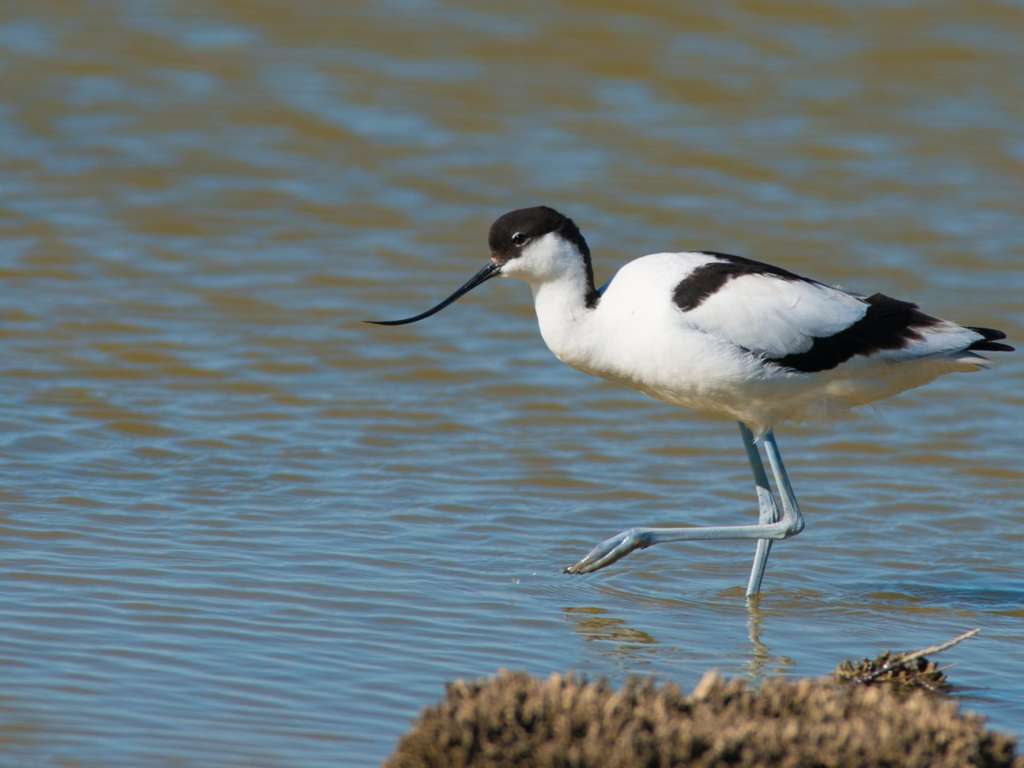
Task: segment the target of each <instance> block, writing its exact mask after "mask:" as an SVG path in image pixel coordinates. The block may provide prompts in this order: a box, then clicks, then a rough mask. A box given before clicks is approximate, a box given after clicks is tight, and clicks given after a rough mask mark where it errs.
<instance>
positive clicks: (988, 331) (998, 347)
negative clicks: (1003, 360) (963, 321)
mask: <svg viewBox="0 0 1024 768" xmlns="http://www.w3.org/2000/svg"><path fill="white" fill-rule="evenodd" d="M968 327H969V328H970V330H972V331H974V332H975V333H980V334H981V335H982V336H984V337H985V338H984V339H980V340H978V341H976V342H974V343H973V344H971V346H969V347H968V348H967V351H968V352H1016V351H1017V350H1015V349H1014V348H1013V347H1011V346H1010V345H1009V344H1000V343H999V342H998V339H1005V338H1006V334H1005V333H1003V332H1002V331H1000V330H997V329H996V328H981V327H978V326H973V325H971V326H968Z"/></svg>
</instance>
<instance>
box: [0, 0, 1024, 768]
mask: <svg viewBox="0 0 1024 768" xmlns="http://www.w3.org/2000/svg"><path fill="white" fill-rule="evenodd" d="M1022 22H1024V17H1022V16H1021V11H1020V10H1019V9H1018V8H1016V6H998V7H996V6H994V7H980V6H979V7H975V6H973V5H970V6H967V5H964V6H955V7H950V8H947V9H945V10H944V11H943V12H942V13H941V14H940V13H937V12H935V11H934V9H933V7H932V6H930V5H926V4H923V3H922V4H918V3H904V4H900V5H898V6H891V5H888V4H882V3H878V4H867V5H865V4H858V5H856V6H853V5H847V4H843V3H830V4H824V5H820V6H815V8H804V7H796V6H794V7H791V8H782V7H779V8H775V9H771V10H769V9H764V8H761V6H758V5H756V4H749V3H737V4H724V5H716V6H715V8H714V9H697V8H694V9H680V8H679V7H677V4H674V3H668V2H665V3H662V2H644V3H640V4H635V6H633V7H632V9H631V10H630V11H629V12H628V13H627V12H625V11H624V10H621V9H619V8H617V7H611V6H603V5H600V4H597V5H594V4H587V5H585V6H583V5H574V4H569V5H566V6H563V7H559V8H557V9H545V10H543V11H542V10H540V9H536V10H532V9H517V10H510V9H508V8H503V7H498V6H493V7H492V6H469V5H465V4H457V3H447V2H445V3H418V2H406V3H381V4H366V5H362V4H356V5H350V4H344V5H339V6H329V5H323V4H317V3H310V2H300V3H293V4H289V5H288V6H287V7H285V6H281V7H273V6H270V5H263V4H245V5H244V6H238V5H237V4H229V3H219V2H214V1H213V0H211V1H210V2H205V3H200V2H185V1H182V2H146V3H120V4H118V3H110V4H105V5H101V6H97V7H96V8H95V9H92V10H91V11H90V12H88V13H87V12H86V11H84V10H79V11H73V10H69V9H68V8H66V7H64V6H62V5H60V4H56V5H48V4H45V3H44V4H27V3H15V4H14V5H13V6H11V8H9V9H8V10H7V13H6V14H5V15H4V16H3V18H2V19H0V76H2V78H3V82H4V89H3V91H4V95H3V98H2V99H0V139H2V146H3V152H4V169H5V170H4V176H3V181H2V182H0V211H2V213H3V215H2V216H0V235H2V241H0V242H2V243H3V247H2V249H0V277H2V279H3V285H4V290H3V291H2V292H0V313H2V317H3V320H4V322H3V324H2V326H0V328H2V330H0V333H2V334H3V351H4V354H3V357H2V359H0V395H2V397H3V402H4V403H5V404H6V405H5V407H3V408H2V409H0V423H2V429H0V435H2V446H3V450H2V453H0V500H2V504H0V621H2V625H3V627H4V631H3V632H2V633H0V666H2V668H3V670H4V672H5V676H4V681H5V686H4V693H3V696H2V698H0V765H11V766H22V765H68V764H75V765H83V766H92V765H96V766H99V765H103V766H108V765H125V766H149V765H154V766H163V765H196V766H219V765H223V766H256V767H260V766H295V765H302V766H327V765H332V766H334V765H346V766H348V765H352V766H358V765H375V764H379V763H380V761H381V760H383V759H384V758H385V757H386V756H387V755H388V754H389V753H390V752H391V750H392V749H393V748H394V745H395V743H396V741H397V739H398V738H399V736H400V734H401V733H402V732H404V731H405V730H406V729H407V728H408V727H409V726H410V724H411V722H412V720H413V719H414V718H415V716H416V715H417V713H418V712H419V711H420V710H421V709H422V708H423V707H425V706H428V705H431V704H433V703H435V702H436V701H438V700H439V699H440V697H441V696H442V695H443V692H444V685H445V683H446V682H447V681H450V680H453V679H455V678H458V677H476V676H483V675H489V674H492V673H494V672H495V671H496V670H497V669H499V668H502V667H507V668H512V669H525V670H528V671H530V672H532V673H535V674H538V675H547V674H549V673H551V672H556V671H558V672H562V671H566V670H569V669H574V670H578V671H580V672H583V673H585V674H587V675H589V676H592V677H599V676H607V677H609V678H611V679H612V680H613V681H615V682H616V683H619V682H621V681H622V680H623V679H625V677H626V676H627V675H630V674H635V673H639V674H654V675H656V676H657V677H658V678H659V679H660V680H664V681H669V680H671V681H675V682H678V683H680V684H681V685H683V686H684V687H688V686H692V685H693V684H694V683H695V682H696V681H697V680H698V679H699V677H700V675H701V674H702V673H703V672H704V671H706V670H708V669H710V668H718V669H720V670H722V671H723V672H725V673H727V674H729V675H739V676H745V677H749V678H752V679H754V680H758V679H762V678H763V677H765V676H768V675H786V676H793V677H803V676H816V675H824V674H828V673H829V672H830V671H831V670H832V668H833V667H834V666H835V665H836V664H837V663H838V662H839V661H840V660H842V659H844V658H849V657H860V656H873V655H875V654H877V653H879V652H881V651H883V650H885V649H890V648H892V649H910V648H919V647H922V646H925V645H929V644H932V643H935V642H939V641H942V640H945V639H948V638H950V637H952V636H954V635H956V634H959V633H960V632H962V631H964V630H966V629H968V628H970V627H974V626H978V627H981V629H982V631H981V634H980V635H979V636H978V637H977V638H975V639H973V640H970V641H969V642H966V643H964V644H963V645H961V646H958V647H957V648H955V649H953V650H950V651H949V652H947V654H945V655H944V656H942V657H940V660H944V661H946V662H948V663H950V664H953V665H955V666H953V667H952V668H951V669H950V670H949V675H950V677H951V679H952V680H953V682H954V683H956V685H957V691H956V696H957V697H958V698H959V699H960V701H961V703H962V706H963V707H964V708H966V709H969V710H972V711H977V712H980V713H982V714H984V715H985V716H987V717H988V718H989V721H990V723H991V725H992V726H993V727H995V728H998V729H1001V730H1004V731H1009V732H1012V733H1015V734H1018V735H1024V693H1022V692H1024V686H1022V685H1021V680H1022V679H1024V651H1022V650H1021V649H1022V648H1024V587H1022V584H1024V569H1022V567H1021V564H1020V552H1021V546H1022V544H1024V503H1022V497H1021V487H1022V480H1024V470H1021V468H1020V466H1019V457H1020V455H1021V449H1022V447H1024V445H1022V442H1021V435H1020V429H1019V425H1020V423H1021V418H1020V414H1021V412H1022V406H1024V398H1022V396H1021V395H1020V389H1021V388H1020V386H1019V385H1020V382H1021V381H1022V380H1024V362H1022V358H1021V356H1020V355H1005V356H1002V357H1001V359H1000V360H999V361H998V364H997V365H996V366H994V369H993V370H992V371H989V372H986V373H984V374H979V375H971V376H966V375H962V376H951V377H948V378H946V379H944V380H942V381H939V382H937V383H935V384H933V385H931V386H929V387H928V388H926V389H922V390H919V391H916V392H912V393H908V394H906V395H904V396H902V397H900V398H897V399H896V400H894V401H891V402H889V403H885V404H881V405H879V406H878V407H877V408H875V409H872V410H868V411H866V412H865V413H863V414H862V415H860V416H859V417H858V418H856V419H854V420H852V421H848V422H842V423H838V424H825V425H804V426H792V427H787V428H783V429H781V430H780V431H779V439H780V444H781V447H782V450H783V452H784V454H785V457H786V461H787V465H788V467H789V469H790V473H791V475H792V478H793V483H794V486H795V489H796V492H797V494H798V495H799V497H800V499H801V503H802V507H803V510H804V513H805V516H806V519H807V529H806V531H805V532H804V533H803V534H801V536H800V537H798V538H797V539H795V540H792V541H787V542H784V543H781V544H779V545H777V546H776V547H775V548H774V549H773V552H772V557H771V561H770V564H769V570H768V575H767V579H766V582H765V593H764V596H763V599H762V600H761V601H760V603H759V605H758V606H757V607H756V608H752V607H750V606H748V604H747V603H746V602H745V601H744V599H743V586H744V584H745V580H746V575H747V571H748V569H749V563H750V558H751V556H752V553H753V545H748V544H742V543H736V542H720V543H706V544H692V545H683V544H678V545H662V546H658V547H655V548H652V549H650V550H646V551H644V552H640V553H636V554H634V555H632V556H630V557H629V558H627V559H625V560H623V561H622V562H620V563H618V564H616V565H615V566H614V567H612V568H610V569H608V570H606V571H602V572H601V573H598V574H595V575H593V576H589V577H570V576H567V575H564V574H562V572H561V569H562V568H563V567H564V566H566V565H568V564H570V563H572V562H574V561H575V560H577V559H578V558H579V557H581V556H582V555H583V554H585V553H586V552H587V551H588V550H589V548H590V547H591V546H592V545H593V544H595V543H596V542H597V541H599V540H601V539H603V538H604V537H606V536H608V535H610V534H612V533H615V532H616V531H618V530H620V529H622V528H624V527H626V526H629V525H641V524H663V525H684V524H685V525H689V524H698V525H699V524H711V523H715V524H724V523H731V522H736V523H739V522H752V521H753V520H754V519H755V504H754V500H753V493H752V487H751V485H752V484H751V481H750V478H749V469H748V468H747V465H746V461H745V459H744V455H743V451H742V447H741V444H740V441H739V436H738V434H737V431H736V428H735V425H733V424H729V423H723V422H714V421H708V420H704V419H700V418H697V417H694V416H692V415H689V414H686V413H684V412H682V411H677V410H674V409H671V408H669V407H668V406H664V405H660V404H658V403H655V402H653V401H650V400H647V399H644V398H643V397H641V396H640V395H638V394H636V393H633V392H629V391H625V390H620V389H617V388H614V387H612V386H611V385H608V384H605V383H602V382H599V381H596V380H593V379H590V378H588V377H586V376H584V375H582V374H580V373H577V372H574V371H571V370H569V369H567V368H564V367H563V366H561V365H560V364H559V363H558V362H557V361H556V360H554V359H553V358H552V357H551V355H550V354H549V353H548V352H547V350H546V349H545V348H544V346H543V344H542V342H541V340H540V338H539V335H538V333H537V330H536V325H535V320H534V319H533V316H532V309H531V308H530V306H529V292H528V290H527V289H526V287H525V286H523V285H521V284H514V283H506V282H499V281H494V282H492V283H489V284H488V285H487V286H484V287H483V288H481V289H479V290H478V291H477V292H475V293H474V294H473V295H472V296H470V297H467V298H466V299H464V300H462V301H461V302H460V303H459V304H457V305H455V306H453V307H451V308H449V309H447V310H446V311H445V312H444V313H443V314H441V315H438V316H437V317H436V318H432V319H431V320H429V321H427V322H425V323H423V324H420V325H416V326H413V327H403V328H379V327H373V326H367V325H363V324H362V323H360V322H359V321H360V320H362V319H365V318H374V317H400V316H404V315H407V314H410V313H413V312H416V311H419V310H421V309H424V308H426V307H428V306H431V305H432V304H433V303H435V302H436V301H438V300H440V299H441V298H442V297H443V296H445V295H447V294H448V293H449V292H450V291H451V290H453V289H454V288H455V287H457V286H458V285H460V284H461V283H462V282H463V281H464V280H465V279H466V278H468V277H469V276H470V275H471V274H472V273H473V272H474V271H476V270H477V269H479V267H480V266H482V264H483V263H484V260H485V259H486V256H487V252H486V241H485V238H486V231H487V227H488V225H489V223H490V221H491V220H492V219H493V218H494V217H495V216H497V215H498V214H500V213H502V212H504V211H505V210H508V209H510V208H514V207H518V206H521V205H528V204H534V203H547V204H550V205H554V206H556V207H558V208H560V209H564V210H565V211H566V212H567V213H569V214H570V215H572V216H573V218H574V219H575V220H576V221H577V222H578V223H579V224H580V226H581V228H582V229H583V231H584V232H585V234H586V235H587V237H588V240H589V242H590V244H591V247H592V249H593V252H594V264H595V270H596V272H597V278H598V282H599V283H600V282H603V281H604V280H607V279H608V278H609V277H610V276H611V274H612V273H613V271H614V268H615V267H616V266H617V265H619V264H621V263H622V262H623V261H625V260H626V259H628V258H630V257H632V256H636V255H639V254H642V253H645V252H650V251H657V250H665V249H670V248H691V249H702V248H707V249H717V250H723V251H729V252H736V253H740V254H743V255H746V256H749V257H752V258H757V259H761V260H767V261H771V262H774V263H779V264H781V265H783V266H785V267H787V268H789V269H793V270H795V271H798V272H800V273H803V274H808V275H812V276H814V277H817V278H819V279H822V280H827V281H830V282H835V283H839V284H842V285H844V286H846V287H848V288H851V289H855V290H860V291H864V292H874V291H876V290H880V291H884V292H885V293H887V294H890V295H894V296H898V297H901V298H906V299H912V300H915V301H919V302H920V303H921V304H922V306H923V308H924V309H926V310H927V311H929V312H931V313H934V314H937V315H940V316H947V317H950V318H951V319H955V320H959V321H962V322H965V323H970V324H975V325H983V326H994V327H1000V328H1003V329H1005V330H1006V331H1007V332H1008V333H1009V334H1010V336H1011V339H1015V340H1016V342H1017V343H1020V342H1021V340H1022V339H1024V329H1022V327H1021V323H1020V317H1021V312H1020V310H1021V303H1020V296H1021V292H1022V289H1024V277H1022V274H1024V273H1022V271H1021V269H1020V265H1021V251H1020V243H1021V242H1022V241H1024V230H1022V227H1021V224H1020V222H1021V221H1022V220H1024V216H1022V214H1024V210H1022V209H1021V200H1022V199H1024V197H1022V195H1021V194H1020V193H1021V187H1020V171H1021V162H1022V159H1024V134H1022V132H1021V127H1020V126H1021V125H1022V120H1021V119H1020V117H1021V116H1020V110H1019V104H1020V99H1019V88H1018V83H1017V79H1016V77H1015V72H1016V71H1018V70H1019V67H1017V63H1018V62H1017V60H1018V58H1019V55H1018V48H1019V45H1018V42H1019V41H1018V40H1017V37H1016V35H1015V30H1017V29H1019V28H1021V26H1020V25H1021V23H1022Z"/></svg>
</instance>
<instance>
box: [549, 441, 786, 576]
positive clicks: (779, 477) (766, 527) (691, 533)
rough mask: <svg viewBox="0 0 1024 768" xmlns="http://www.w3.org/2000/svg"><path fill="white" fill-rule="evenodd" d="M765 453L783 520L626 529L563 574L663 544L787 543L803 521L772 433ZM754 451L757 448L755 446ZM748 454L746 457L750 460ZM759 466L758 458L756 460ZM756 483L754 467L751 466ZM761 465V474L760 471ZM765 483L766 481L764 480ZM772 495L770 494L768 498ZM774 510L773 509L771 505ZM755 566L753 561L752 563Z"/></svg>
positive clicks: (597, 567)
mask: <svg viewBox="0 0 1024 768" xmlns="http://www.w3.org/2000/svg"><path fill="white" fill-rule="evenodd" d="M760 442H761V444H762V445H763V446H764V449H765V456H767V458H768V466H769V468H770V469H771V472H772V476H773V478H774V480H775V484H776V489H777V492H778V495H779V501H780V502H781V504H782V517H781V519H779V520H776V521H774V522H758V524H757V525H714V526H706V527H700V528H629V529H627V530H625V531H622V532H621V533H619V534H616V535H615V536H612V537H611V538H610V539H607V540H605V541H603V542H601V543H600V544H598V545H597V546H596V547H594V549H593V550H591V552H590V554H588V555H587V556H586V557H584V558H583V559H582V560H580V561H579V562H578V563H576V564H574V565H570V566H569V567H568V568H566V569H565V571H566V573H590V572H592V571H597V570H600V569H601V568H604V567H605V566H607V565H611V564H612V563H614V562H615V561H616V560H619V559H621V558H623V557H625V556H626V555H628V554H629V553H630V552H632V551H633V550H635V549H645V548H647V547H650V546H653V545H655V544H661V543H662V542H665V541H693V540H701V539H704V540H707V539H787V538H789V537H790V536H796V534H798V533H800V531H802V530H803V528H804V520H803V518H802V517H801V516H800V508H799V507H798V506H797V503H796V498H795V497H794V496H793V489H792V487H791V486H790V484H789V477H788V476H787V475H786V469H785V467H784V466H783V464H782V457H781V456H780V455H779V448H778V445H777V444H776V443H775V436H774V435H773V434H772V432H771V431H768V432H766V433H765V434H764V435H762V437H761V438H760ZM755 447H756V446H755ZM749 455H750V454H749V452H748V457H749ZM757 463H758V464H760V457H758V462H757ZM751 466H752V467H755V468H754V472H755V481H756V482H757V483H758V485H760V481H759V480H758V479H757V474H756V473H757V469H756V465H754V464H753V462H752V463H751ZM763 469H764V468H763V465H762V471H763ZM765 480H766V481H767V478H765ZM770 496H771V494H770V493H769V498H770ZM758 498H759V500H760V499H761V498H763V494H762V492H761V491H758ZM773 506H774V505H773ZM761 514H762V515H763V516H764V517H765V518H767V516H768V507H767V504H766V505H765V506H764V507H762V512H761ZM755 562H756V561H755Z"/></svg>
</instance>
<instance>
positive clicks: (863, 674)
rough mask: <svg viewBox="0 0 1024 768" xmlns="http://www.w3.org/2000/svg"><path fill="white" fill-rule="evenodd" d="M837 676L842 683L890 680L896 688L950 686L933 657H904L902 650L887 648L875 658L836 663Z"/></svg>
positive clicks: (910, 688) (937, 688)
mask: <svg viewBox="0 0 1024 768" xmlns="http://www.w3.org/2000/svg"><path fill="white" fill-rule="evenodd" d="M834 674H835V678H836V680H837V681H838V682H841V683H863V684H865V685H871V684H875V683H887V684H889V685H892V686H894V687H895V688H896V689H897V690H903V691H905V690H912V689H915V688H924V689H925V690H929V691H943V690H946V689H947V688H949V680H947V679H946V673H945V672H943V671H942V670H941V669H939V665H938V664H936V663H935V662H934V661H929V660H928V659H926V658H924V657H923V656H921V657H918V658H916V659H911V660H910V661H902V659H901V657H900V655H899V654H896V653H893V652H892V651H886V652H885V653H883V654H882V655H880V656H876V657H875V658H873V659H861V660H860V661H857V662H854V661H849V660H847V661H844V662H842V663H841V664H840V665H839V666H838V667H836V671H835V673H834Z"/></svg>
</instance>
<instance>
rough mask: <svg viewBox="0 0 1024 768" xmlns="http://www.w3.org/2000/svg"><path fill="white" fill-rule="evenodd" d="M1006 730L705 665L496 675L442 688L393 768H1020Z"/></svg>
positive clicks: (915, 703) (949, 712)
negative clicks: (735, 676)
mask: <svg viewBox="0 0 1024 768" xmlns="http://www.w3.org/2000/svg"><path fill="white" fill-rule="evenodd" d="M1014 753H1015V743H1014V740H1013V739H1012V738H1010V737H1008V736H1004V735H1001V734H997V733H992V732H990V731H988V730H986V728H985V726H984V721H983V720H982V718H980V717H977V716H974V715H963V714H961V713H960V712H959V711H958V709H957V705H956V704H955V703H954V702H952V701H948V700H945V699H943V698H940V697H937V696H934V695H930V694H927V693H924V692H911V693H907V694H903V695H897V694H895V693H893V692H892V691H890V690H889V689H888V687H877V686H876V687H868V686H861V685H858V686H837V685H834V684H832V683H830V682H828V681H824V680H821V681H817V680H801V681H798V682H789V681H786V680H781V679H777V680H769V681H767V682H766V683H765V684H764V685H763V686H762V687H761V688H760V689H750V688H748V687H746V685H745V684H744V683H743V682H742V681H738V680H732V681H727V680H725V679H723V678H721V677H719V676H718V675H717V674H714V673H710V674H708V675H706V676H705V677H704V679H703V680H701V682H700V683H699V684H698V685H697V687H696V688H695V689H694V691H693V693H692V694H690V695H689V696H687V695H684V694H683V693H682V692H681V691H680V690H679V689H678V688H677V687H676V686H674V685H666V686H664V687H662V688H656V687H655V686H654V684H653V683H652V682H650V681H631V682H630V683H628V684H627V685H626V686H625V687H624V688H623V689H622V690H620V691H614V690H612V689H611V688H610V687H609V685H608V684H607V683H605V682H604V681H599V682H596V683H588V682H586V681H585V680H581V679H577V678H574V677H573V676H562V675H552V676H551V677H550V678H548V679H547V680H539V679H536V678H533V677H530V676H529V675H527V674H525V673H511V672H504V671H503V672H501V673H499V674H498V675H497V676H496V677H494V678H490V679H488V680H483V681H477V682H465V681H457V682H455V683H453V684H451V685H449V686H448V693H447V696H446V697H445V699H444V701H442V702H441V703H440V704H439V705H438V706H435V707H431V708H429V709H427V710H425V711H424V712H423V714H422V715H421V716H420V719H419V721H418V722H417V723H416V724H415V726H414V728H413V730H412V731H411V732H410V733H408V734H407V735H406V736H404V737H403V738H402V740H401V742H400V744H399V746H398V749H397V750H396V752H395V753H394V754H393V755H392V756H391V757H390V758H389V760H388V761H387V763H386V764H385V765H386V766H387V768H414V767H415V768H421V767H426V766H439V767H441V766H443V767H444V768H462V767H469V766H473V767H474V768H476V767H480V768H484V767H485V766H486V768H512V767H513V766H516V767H519V766H531V767H532V766H537V767H538V768H555V767H556V766H557V767H558V768H588V767H594V768H596V767H598V766H600V768H627V767H628V768H635V767H636V766H651V767H652V768H654V767H661V766H666V767H667V766H685V767H687V768H691V767H692V768H712V767H716V768H717V767H718V766H742V767H744V768H746V767H753V766H764V768H768V767H769V766H772V767H773V768H777V767H779V766H782V767H784V768H799V767H801V766H808V767H810V766H814V767H815V768H830V767H835V768H839V767H843V768H845V767H847V766H851V767H852V766H857V767H858V768H861V767H863V768H871V767H872V766H877V767H878V768H882V767H883V766H884V767H885V768H964V767H965V766H977V767H978V768H997V767H1000V768H1024V758H1015V757H1014Z"/></svg>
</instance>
